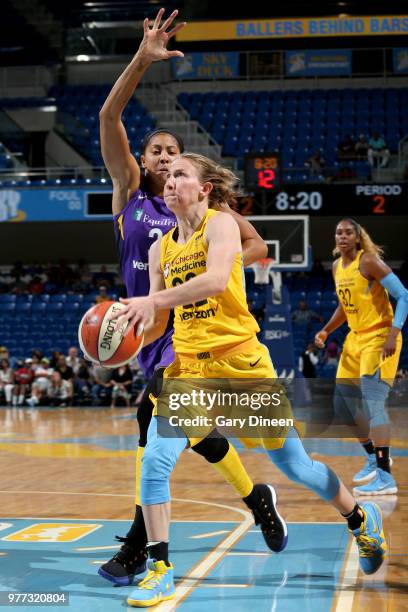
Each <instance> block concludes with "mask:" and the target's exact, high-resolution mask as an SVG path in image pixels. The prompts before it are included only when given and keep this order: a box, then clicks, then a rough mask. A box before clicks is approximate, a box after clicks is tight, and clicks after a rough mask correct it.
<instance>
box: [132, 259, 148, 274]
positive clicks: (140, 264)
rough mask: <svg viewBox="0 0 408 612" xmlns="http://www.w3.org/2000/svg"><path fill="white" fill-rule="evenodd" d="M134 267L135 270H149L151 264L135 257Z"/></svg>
mask: <svg viewBox="0 0 408 612" xmlns="http://www.w3.org/2000/svg"><path fill="white" fill-rule="evenodd" d="M133 269H134V270H144V271H145V272H147V270H148V269H149V264H148V263H147V262H144V261H136V259H134V260H133Z"/></svg>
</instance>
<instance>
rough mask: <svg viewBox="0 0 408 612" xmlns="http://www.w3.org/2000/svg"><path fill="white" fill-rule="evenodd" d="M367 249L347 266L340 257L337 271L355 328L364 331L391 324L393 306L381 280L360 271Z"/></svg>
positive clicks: (341, 297) (339, 293) (342, 299)
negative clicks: (344, 266) (375, 279)
mask: <svg viewBox="0 0 408 612" xmlns="http://www.w3.org/2000/svg"><path fill="white" fill-rule="evenodd" d="M363 253H364V251H363V250H361V251H358V253H357V257H356V258H355V260H354V261H352V262H351V264H350V265H349V266H347V268H343V265H342V261H341V259H340V261H339V263H338V264H337V268H336V273H335V282H336V293H337V296H338V298H339V302H340V304H341V305H342V307H343V310H344V312H345V313H346V316H347V323H348V326H349V327H350V329H352V330H353V331H364V330H366V329H370V328H372V327H374V326H381V325H382V324H384V326H386V325H389V324H390V323H391V321H392V318H393V315H394V313H393V309H392V306H391V303H390V300H389V298H388V293H387V291H386V290H385V289H384V287H382V286H381V285H380V283H379V282H378V281H369V280H367V279H366V278H364V276H363V275H362V274H361V272H360V260H361V256H362V255H363Z"/></svg>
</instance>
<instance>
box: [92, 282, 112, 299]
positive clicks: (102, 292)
mask: <svg viewBox="0 0 408 612" xmlns="http://www.w3.org/2000/svg"><path fill="white" fill-rule="evenodd" d="M111 299H112V298H111V296H110V295H109V294H108V288H107V287H106V286H105V285H101V286H100V287H99V295H97V296H96V298H95V302H96V303H97V304H100V303H101V302H108V301H109V300H111Z"/></svg>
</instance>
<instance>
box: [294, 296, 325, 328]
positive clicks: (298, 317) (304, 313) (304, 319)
mask: <svg viewBox="0 0 408 612" xmlns="http://www.w3.org/2000/svg"><path fill="white" fill-rule="evenodd" d="M312 319H315V320H316V321H320V322H323V320H324V319H323V317H322V316H320V315H319V314H318V313H317V312H314V311H313V310H311V309H310V308H309V307H308V305H307V303H306V302H305V301H304V300H301V301H300V302H299V308H298V309H297V310H294V311H293V313H292V321H293V322H294V323H295V324H297V325H308V324H309V323H311V321H312Z"/></svg>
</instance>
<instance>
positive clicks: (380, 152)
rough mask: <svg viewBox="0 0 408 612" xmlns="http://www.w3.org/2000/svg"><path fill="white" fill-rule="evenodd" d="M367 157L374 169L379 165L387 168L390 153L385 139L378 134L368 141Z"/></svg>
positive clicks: (374, 134) (374, 133)
mask: <svg viewBox="0 0 408 612" xmlns="http://www.w3.org/2000/svg"><path fill="white" fill-rule="evenodd" d="M367 157H368V162H369V164H370V166H372V167H374V166H375V165H379V167H380V168H385V167H386V166H387V164H388V161H389V159H390V151H389V149H388V147H387V143H386V141H385V139H384V138H383V137H382V136H380V134H379V133H378V132H373V135H372V137H371V138H370V140H369V141H368V152H367Z"/></svg>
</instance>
